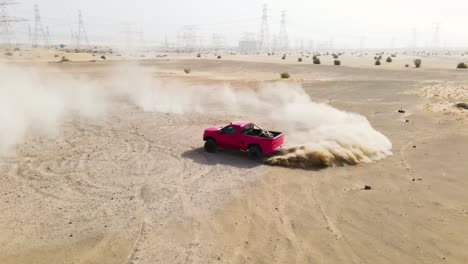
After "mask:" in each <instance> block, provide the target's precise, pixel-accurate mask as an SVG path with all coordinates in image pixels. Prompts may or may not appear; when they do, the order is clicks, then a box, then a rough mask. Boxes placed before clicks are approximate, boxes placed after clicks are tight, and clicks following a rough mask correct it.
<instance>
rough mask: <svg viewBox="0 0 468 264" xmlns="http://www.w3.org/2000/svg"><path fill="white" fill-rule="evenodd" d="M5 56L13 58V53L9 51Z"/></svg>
mask: <svg viewBox="0 0 468 264" xmlns="http://www.w3.org/2000/svg"><path fill="white" fill-rule="evenodd" d="M5 56H13V53H11V52H9V51H8V52H6V53H5Z"/></svg>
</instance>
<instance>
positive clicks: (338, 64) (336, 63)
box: [333, 60, 341, 66]
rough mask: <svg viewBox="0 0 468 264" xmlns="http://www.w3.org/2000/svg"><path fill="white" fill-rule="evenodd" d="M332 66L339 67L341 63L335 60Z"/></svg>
mask: <svg viewBox="0 0 468 264" xmlns="http://www.w3.org/2000/svg"><path fill="white" fill-rule="evenodd" d="M333 64H334V65H335V66H340V65H341V61H340V60H335V61H334V62H333Z"/></svg>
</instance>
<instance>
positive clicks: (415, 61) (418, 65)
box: [413, 59, 422, 68]
mask: <svg viewBox="0 0 468 264" xmlns="http://www.w3.org/2000/svg"><path fill="white" fill-rule="evenodd" d="M413 63H414V66H416V68H420V67H421V63H422V61H421V60H420V59H415V60H414V61H413Z"/></svg>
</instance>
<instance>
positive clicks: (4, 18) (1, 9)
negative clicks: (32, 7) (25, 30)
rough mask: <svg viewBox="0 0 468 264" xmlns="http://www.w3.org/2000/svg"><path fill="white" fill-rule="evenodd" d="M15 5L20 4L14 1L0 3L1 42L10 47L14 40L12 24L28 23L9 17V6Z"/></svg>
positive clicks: (21, 19)
mask: <svg viewBox="0 0 468 264" xmlns="http://www.w3.org/2000/svg"><path fill="white" fill-rule="evenodd" d="M14 4H18V3H17V2H12V1H0V40H1V42H3V43H6V44H8V45H10V44H11V41H12V40H13V30H12V28H11V23H17V22H22V21H26V19H23V18H18V17H12V16H9V15H8V10H7V6H9V5H14Z"/></svg>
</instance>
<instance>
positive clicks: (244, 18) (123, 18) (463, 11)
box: [8, 0, 468, 47]
mask: <svg viewBox="0 0 468 264" xmlns="http://www.w3.org/2000/svg"><path fill="white" fill-rule="evenodd" d="M18 2H19V4H18V5H14V6H10V7H9V8H8V10H9V13H10V15H14V16H19V17H24V18H26V19H28V20H29V21H28V22H25V23H23V24H21V25H18V26H16V27H15V28H16V31H17V35H18V37H17V38H18V39H23V40H24V39H27V24H29V25H30V26H31V28H34V9H33V5H34V4H38V5H39V8H40V12H41V15H42V23H43V25H44V26H48V27H49V29H50V34H51V37H52V39H54V40H55V41H59V42H69V41H70V35H71V34H70V31H71V30H75V31H76V29H77V22H78V15H77V13H78V12H77V10H78V9H81V10H82V12H83V17H84V20H85V26H86V30H87V32H88V35H89V39H90V41H91V42H113V43H123V42H124V39H125V33H124V32H125V31H126V29H128V27H127V26H125V23H127V24H128V23H132V24H131V26H130V28H131V29H132V31H142V32H143V39H144V40H145V41H146V42H149V43H157V42H159V43H162V42H163V41H164V38H165V36H167V38H168V39H169V41H172V40H174V39H175V36H176V32H177V31H178V30H179V29H180V28H181V27H182V26H184V25H195V26H196V28H197V34H199V35H200V36H202V37H203V43H204V44H210V43H211V38H212V34H213V33H217V34H221V35H223V36H224V37H225V38H226V40H227V42H228V43H230V44H234V43H236V42H237V41H238V39H239V38H240V37H241V35H242V33H243V32H251V33H255V34H258V31H259V28H260V23H261V19H260V18H261V12H262V5H263V4H267V5H268V15H269V29H270V33H271V34H278V32H279V28H280V14H281V11H282V10H285V11H286V12H287V30H288V35H289V38H290V43H291V44H293V45H294V44H296V43H300V41H301V40H302V41H303V43H304V46H307V45H309V43H310V41H314V43H315V45H317V44H318V43H325V42H328V41H330V40H331V39H333V42H334V46H336V47H359V45H360V40H361V37H362V36H365V37H366V40H365V46H366V47H389V46H390V45H391V39H392V38H395V41H394V43H395V44H394V45H395V47H406V46H408V45H409V44H410V42H412V39H413V33H412V31H413V28H414V29H416V35H417V40H418V43H417V44H418V46H420V47H426V46H430V45H432V43H433V35H434V28H435V23H440V45H441V46H444V45H446V46H466V47H468V28H467V25H468V1H467V0H444V1H434V0H354V1H351V0H326V1H325V0H320V1H318V0H317V1H312V0H282V1H279V0H269V1H265V0H263V1H260V0H231V1H224V0H172V1H161V0H133V1H125V0H113V1H110V0H106V1H98V0H76V1H70V0H62V1H60V0H37V1H30V0H18ZM137 35H138V38H139V36H140V35H139V34H137V33H135V34H134V36H135V38H136V36H137Z"/></svg>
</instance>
